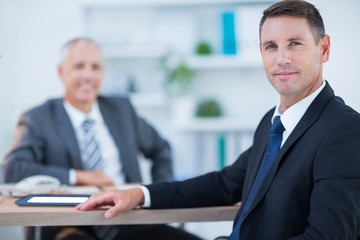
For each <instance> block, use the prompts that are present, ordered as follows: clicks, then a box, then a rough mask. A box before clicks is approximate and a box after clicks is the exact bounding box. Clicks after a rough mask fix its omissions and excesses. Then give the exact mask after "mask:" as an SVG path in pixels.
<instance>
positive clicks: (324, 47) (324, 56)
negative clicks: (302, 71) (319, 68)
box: [319, 35, 330, 63]
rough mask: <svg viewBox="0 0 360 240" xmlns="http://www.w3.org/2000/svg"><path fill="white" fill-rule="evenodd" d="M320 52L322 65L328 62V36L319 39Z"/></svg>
mask: <svg viewBox="0 0 360 240" xmlns="http://www.w3.org/2000/svg"><path fill="white" fill-rule="evenodd" d="M319 44H320V51H321V60H322V62H323V63H325V62H327V61H328V60H329V56H330V36H329V35H325V36H323V37H322V38H321V39H320V42H319Z"/></svg>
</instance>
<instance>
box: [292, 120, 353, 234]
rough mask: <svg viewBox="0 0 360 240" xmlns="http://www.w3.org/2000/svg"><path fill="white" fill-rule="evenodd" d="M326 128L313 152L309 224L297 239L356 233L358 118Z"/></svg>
mask: <svg viewBox="0 0 360 240" xmlns="http://www.w3.org/2000/svg"><path fill="white" fill-rule="evenodd" d="M338 124H339V125H338V126H336V127H334V128H333V129H329V133H328V135H327V136H326V137H325V138H324V140H323V142H322V143H321V145H320V148H319V151H318V153H317V156H316V159H315V162H314V167H313V175H314V183H313V190H312V194H311V200H310V213H309V217H308V222H309V225H308V226H307V228H306V229H305V231H304V233H303V234H301V235H299V236H296V237H293V238H291V240H300V239H304V240H305V239H339V240H346V239H349V240H350V239H358V238H359V235H360V167H359V163H360V127H359V126H360V121H359V118H356V119H348V120H346V121H343V122H341V123H338Z"/></svg>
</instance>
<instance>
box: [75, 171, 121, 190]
mask: <svg viewBox="0 0 360 240" xmlns="http://www.w3.org/2000/svg"><path fill="white" fill-rule="evenodd" d="M76 185H81V186H97V187H100V188H102V187H115V184H114V183H113V181H111V180H110V179H109V178H108V177H107V176H106V175H105V174H104V173H103V172H102V171H79V170H77V171H76Z"/></svg>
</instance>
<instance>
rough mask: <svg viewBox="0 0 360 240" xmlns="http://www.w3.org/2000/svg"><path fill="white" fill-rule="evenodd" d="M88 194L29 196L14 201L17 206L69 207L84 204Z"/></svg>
mask: <svg viewBox="0 0 360 240" xmlns="http://www.w3.org/2000/svg"><path fill="white" fill-rule="evenodd" d="M90 196H91V195H88V194H29V195H27V196H25V197H22V198H20V199H18V200H17V201H15V204H16V205H18V206H57V207H59V206H64V207H71V206H76V205H78V204H80V203H83V202H85V201H86V200H88V199H89V198H90Z"/></svg>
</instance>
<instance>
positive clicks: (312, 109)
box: [246, 83, 334, 215]
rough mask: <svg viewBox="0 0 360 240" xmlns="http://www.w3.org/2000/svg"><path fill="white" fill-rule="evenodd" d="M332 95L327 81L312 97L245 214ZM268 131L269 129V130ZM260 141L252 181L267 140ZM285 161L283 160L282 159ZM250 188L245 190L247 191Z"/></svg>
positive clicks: (268, 184) (256, 201)
mask: <svg viewBox="0 0 360 240" xmlns="http://www.w3.org/2000/svg"><path fill="white" fill-rule="evenodd" d="M332 97H334V92H333V90H332V89H331V87H330V86H329V84H328V83H326V86H325V87H324V89H323V90H322V91H321V92H320V94H319V95H318V96H317V97H316V98H315V99H314V101H313V102H312V103H311V104H310V106H309V108H308V109H307V111H306V112H305V114H304V116H303V117H302V118H301V119H300V121H299V123H298V124H297V125H296V127H295V129H294V130H293V132H292V133H291V134H290V136H289V138H288V139H287V140H286V142H285V143H284V145H283V146H282V148H281V149H280V151H279V153H278V155H277V156H276V158H275V160H274V163H273V165H272V166H271V168H270V169H269V172H268V175H267V176H266V177H265V179H264V181H263V183H262V185H261V186H260V188H259V191H258V193H257V194H256V196H255V198H254V201H253V203H252V206H251V207H250V210H249V211H248V213H247V215H248V214H249V213H250V212H251V211H252V209H254V207H255V206H256V205H257V204H258V203H259V202H260V200H261V199H262V198H264V196H265V194H266V192H267V191H268V190H269V188H270V186H271V183H272V181H273V179H274V177H275V175H276V172H277V170H278V167H279V164H280V162H281V161H282V160H284V159H283V156H284V154H285V153H286V152H287V151H288V150H289V148H290V147H291V146H292V145H293V144H294V143H295V142H296V141H297V140H298V139H299V138H300V137H301V136H302V135H303V134H304V133H305V132H306V131H307V130H308V129H309V128H310V127H311V125H313V124H314V123H315V122H316V121H317V120H318V118H319V115H320V114H321V112H322V110H323V109H324V107H325V105H326V104H327V103H328V101H329V100H330V98H332ZM266 128H267V129H270V126H268V127H266ZM269 131H270V130H269ZM265 142H266V143H265V144H264V142H262V143H260V144H261V145H260V149H262V150H263V151H262V154H261V157H260V155H258V156H257V158H256V159H258V161H257V167H256V168H255V169H256V171H254V172H255V173H252V175H251V177H252V178H253V179H252V182H253V181H254V179H255V176H256V173H257V169H258V168H259V166H260V164H261V161H262V158H263V157H262V156H263V154H264V152H265V148H266V144H267V141H265ZM284 161H285V160H284ZM249 190H250V188H249V189H248V191H247V194H246V195H248V192H249Z"/></svg>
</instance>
